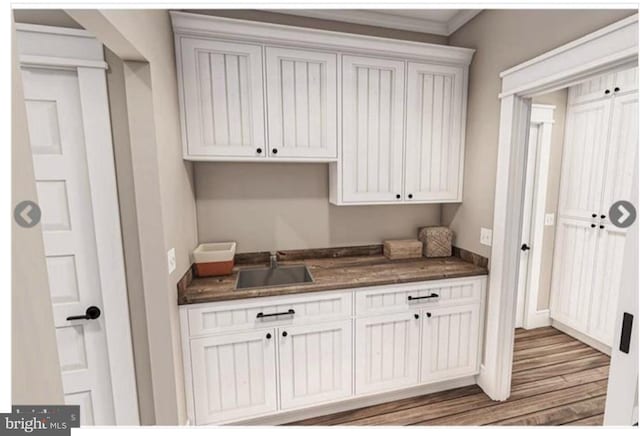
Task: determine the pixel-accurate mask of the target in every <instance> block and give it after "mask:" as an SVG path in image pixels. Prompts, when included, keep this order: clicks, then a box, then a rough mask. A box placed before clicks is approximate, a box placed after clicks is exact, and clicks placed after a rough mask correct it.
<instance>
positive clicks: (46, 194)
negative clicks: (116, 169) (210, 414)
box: [22, 68, 115, 425]
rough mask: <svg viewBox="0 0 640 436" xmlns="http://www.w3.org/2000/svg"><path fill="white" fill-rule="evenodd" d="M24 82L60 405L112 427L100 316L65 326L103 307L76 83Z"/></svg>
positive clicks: (47, 77) (44, 77)
mask: <svg viewBox="0 0 640 436" xmlns="http://www.w3.org/2000/svg"><path fill="white" fill-rule="evenodd" d="M22 78H23V83H24V95H25V104H26V108H27V122H28V125H29V138H30V143H31V147H32V154H33V162H34V173H35V178H36V188H37V193H38V203H39V204H40V208H41V210H42V221H41V222H42V233H43V239H44V249H45V256H46V264H47V272H48V276H49V287H50V292H51V300H52V303H53V315H54V322H55V326H56V338H57V343H58V352H59V357H60V364H61V371H62V383H63V389H64V394H65V401H66V402H67V404H80V405H81V407H82V424H83V425H92V424H99V425H113V424H115V416H114V405H113V397H112V392H111V375H110V370H109V363H108V352H107V342H106V336H105V316H101V317H100V318H98V319H95V320H90V321H86V320H81V321H67V319H66V318H67V317H68V316H73V315H81V314H84V313H85V310H86V308H87V307H89V306H98V307H104V306H103V302H102V289H101V285H100V280H99V277H100V271H99V266H98V258H97V251H96V250H97V248H96V242H95V241H96V239H95V229H94V220H93V213H94V211H93V206H92V200H91V193H90V192H89V186H90V185H89V174H88V169H87V157H86V150H85V148H86V144H85V133H84V129H83V114H82V110H81V106H80V89H79V84H78V76H77V73H76V72H75V71H65V70H54V69H38V68H23V69H22ZM85 411H86V413H85Z"/></svg>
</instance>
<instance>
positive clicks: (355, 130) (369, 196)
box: [342, 56, 404, 203]
mask: <svg viewBox="0 0 640 436" xmlns="http://www.w3.org/2000/svg"><path fill="white" fill-rule="evenodd" d="M342 98H343V100H342V119H343V123H342V131H343V141H342V160H343V168H342V172H343V173H342V177H343V180H344V183H343V188H342V189H343V192H342V196H343V200H344V201H345V202H349V203H367V202H394V201H395V202H397V201H399V199H397V198H396V196H397V195H400V196H401V195H402V172H403V138H402V137H403V129H404V126H403V120H404V103H403V101H404V62H401V61H395V60H389V59H377V58H368V57H356V56H343V58H342Z"/></svg>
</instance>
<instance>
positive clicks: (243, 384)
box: [191, 329, 277, 424]
mask: <svg viewBox="0 0 640 436" xmlns="http://www.w3.org/2000/svg"><path fill="white" fill-rule="evenodd" d="M267 333H270V334H271V335H272V336H273V335H274V334H275V332H274V331H273V330H272V329H269V330H262V331H255V332H251V333H242V334H237V335H232V336H223V337H207V338H201V339H193V340H191V362H192V371H193V380H194V383H193V394H194V404H195V415H196V424H206V423H212V422H224V421H228V420H233V419H240V418H245V417H250V416H254V415H259V414H262V413H267V412H273V411H275V410H276V402H277V401H276V400H277V397H276V367H275V362H276V356H275V339H274V338H273V337H272V338H271V339H267V337H266V336H267Z"/></svg>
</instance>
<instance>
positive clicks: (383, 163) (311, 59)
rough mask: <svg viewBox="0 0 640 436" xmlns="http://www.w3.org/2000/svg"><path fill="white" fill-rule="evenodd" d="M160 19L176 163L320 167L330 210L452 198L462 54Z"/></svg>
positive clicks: (298, 31)
mask: <svg viewBox="0 0 640 436" xmlns="http://www.w3.org/2000/svg"><path fill="white" fill-rule="evenodd" d="M171 20H172V25H173V30H174V34H175V45H176V60H177V67H178V80H179V91H180V108H181V115H182V128H183V142H184V147H183V150H184V158H185V159H188V160H209V161H264V162H266V161H271V162H273V161H282V162H329V163H330V166H329V174H330V177H329V185H330V187H329V200H330V201H331V202H332V203H333V204H336V205H363V204H410V203H445V202H459V201H462V174H463V161H464V142H465V137H464V129H465V123H466V98H467V76H468V74H467V72H468V68H469V63H470V62H471V57H472V56H473V50H470V49H466V48H460V47H451V46H445V45H436V44H426V43H416V42H412V41H401V40H394V39H388V38H377V37H371V36H365V35H356V34H348V33H339V32H328V31H322V30H317V29H305V28H300V27H292V26H282V25H276V24H268V23H257V22H247V21H242V20H234V19H229V18H221V17H211V16H204V15H198V14H190V13H184V12H171ZM627 82H630V80H629V79H626V81H625V83H627ZM626 86H627V85H625V87H626Z"/></svg>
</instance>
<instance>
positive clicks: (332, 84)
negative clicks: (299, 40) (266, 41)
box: [266, 47, 338, 158]
mask: <svg viewBox="0 0 640 436" xmlns="http://www.w3.org/2000/svg"><path fill="white" fill-rule="evenodd" d="M336 58H337V56H336V54H335V53H324V52H318V51H311V50H296V49H289V48H279V47H266V62H267V115H268V125H269V134H268V137H269V150H268V152H269V156H270V157H274V158H275V157H282V158H319V157H327V158H336V157H337V146H338V142H337V141H338V131H337V70H336V69H337V65H336V64H337V59H336Z"/></svg>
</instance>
